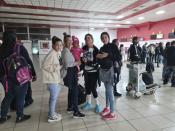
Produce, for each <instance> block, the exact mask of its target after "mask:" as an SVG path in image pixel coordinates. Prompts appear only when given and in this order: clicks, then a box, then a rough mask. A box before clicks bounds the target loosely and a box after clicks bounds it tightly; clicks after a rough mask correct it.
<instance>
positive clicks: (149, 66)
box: [146, 62, 154, 72]
mask: <svg viewBox="0 0 175 131" xmlns="http://www.w3.org/2000/svg"><path fill="white" fill-rule="evenodd" d="M146 71H147V72H154V64H153V63H151V62H148V63H147V64H146Z"/></svg>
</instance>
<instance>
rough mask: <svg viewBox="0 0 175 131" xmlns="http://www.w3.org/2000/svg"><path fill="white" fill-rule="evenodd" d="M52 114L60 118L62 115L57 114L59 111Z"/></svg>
mask: <svg viewBox="0 0 175 131" xmlns="http://www.w3.org/2000/svg"><path fill="white" fill-rule="evenodd" d="M54 116H55V117H61V118H62V115H61V114H59V113H56V112H55V114H54Z"/></svg>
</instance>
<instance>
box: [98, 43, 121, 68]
mask: <svg viewBox="0 0 175 131" xmlns="http://www.w3.org/2000/svg"><path fill="white" fill-rule="evenodd" d="M103 52H105V53H108V56H107V57H106V58H104V59H102V60H98V61H99V64H100V67H101V68H102V69H110V68H111V67H112V66H113V65H114V62H116V61H121V54H120V51H119V50H118V47H117V46H116V45H114V44H110V43H109V44H107V45H103V46H102V47H101V48H100V53H103Z"/></svg>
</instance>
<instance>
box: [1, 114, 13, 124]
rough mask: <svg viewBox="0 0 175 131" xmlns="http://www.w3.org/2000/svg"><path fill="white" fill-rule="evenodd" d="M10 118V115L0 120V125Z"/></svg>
mask: <svg viewBox="0 0 175 131" xmlns="http://www.w3.org/2000/svg"><path fill="white" fill-rule="evenodd" d="M10 118H11V116H10V115H7V116H6V117H5V118H0V124H3V123H5V122H6V121H7V120H9V119H10Z"/></svg>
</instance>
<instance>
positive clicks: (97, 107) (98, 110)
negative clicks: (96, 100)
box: [95, 104, 102, 113]
mask: <svg viewBox="0 0 175 131" xmlns="http://www.w3.org/2000/svg"><path fill="white" fill-rule="evenodd" d="M101 111H102V109H101V106H100V105H99V104H96V107H95V112H96V113H100V112H101Z"/></svg>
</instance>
